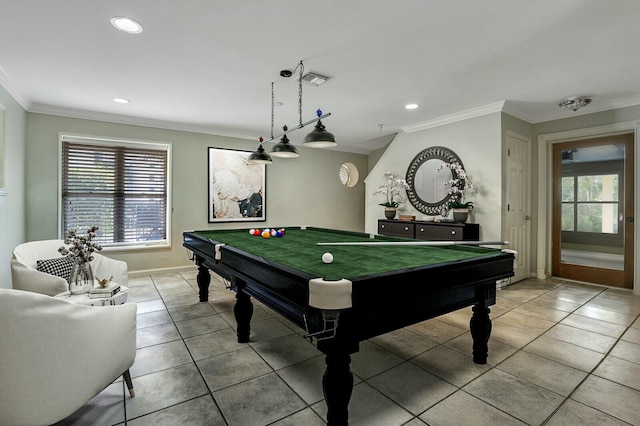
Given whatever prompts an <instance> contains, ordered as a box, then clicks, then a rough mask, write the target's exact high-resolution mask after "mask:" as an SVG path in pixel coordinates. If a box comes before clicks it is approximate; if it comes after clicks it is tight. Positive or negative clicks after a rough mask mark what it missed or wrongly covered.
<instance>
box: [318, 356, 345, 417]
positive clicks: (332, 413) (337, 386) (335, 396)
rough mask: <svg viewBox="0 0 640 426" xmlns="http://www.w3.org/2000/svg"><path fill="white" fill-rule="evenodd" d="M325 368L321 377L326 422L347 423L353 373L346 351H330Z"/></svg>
mask: <svg viewBox="0 0 640 426" xmlns="http://www.w3.org/2000/svg"><path fill="white" fill-rule="evenodd" d="M325 363H326V365H327V368H326V370H325V372H324V376H323V377H322V391H323V393H324V399H325V401H326V404H327V424H328V425H329V426H345V425H348V424H349V400H350V399H351V392H352V390H353V374H352V373H351V370H350V369H349V365H350V364H351V356H350V355H349V354H348V353H346V352H345V353H332V354H330V355H327V356H326V358H325Z"/></svg>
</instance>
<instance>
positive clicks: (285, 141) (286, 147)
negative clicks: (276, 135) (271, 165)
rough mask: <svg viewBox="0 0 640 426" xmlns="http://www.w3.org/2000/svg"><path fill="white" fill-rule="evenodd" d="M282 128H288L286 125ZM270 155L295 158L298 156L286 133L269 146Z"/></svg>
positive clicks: (285, 129)
mask: <svg viewBox="0 0 640 426" xmlns="http://www.w3.org/2000/svg"><path fill="white" fill-rule="evenodd" d="M282 129H283V130H284V131H285V132H286V131H287V130H289V129H288V128H287V126H284V127H283V128H282ZM271 155H272V156H274V157H279V158H296V157H299V156H300V154H298V150H297V149H296V147H295V146H293V145H291V144H290V143H289V138H288V137H287V135H286V134H284V135H282V139H280V142H278V143H277V144H275V145H274V146H273V148H271Z"/></svg>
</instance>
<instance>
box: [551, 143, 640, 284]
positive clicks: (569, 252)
mask: <svg viewBox="0 0 640 426" xmlns="http://www.w3.org/2000/svg"><path fill="white" fill-rule="evenodd" d="M633 158H634V155H633V134H628V135H617V136H611V137H604V138H597V139H589V140H583V141H572V142H566V143H560V144H555V145H554V150H553V186H554V188H553V189H554V191H553V199H554V201H553V254H552V257H553V271H552V274H553V275H554V276H556V277H561V278H568V279H573V280H578V281H585V282H590V283H597V284H605V285H610V286H616V287H625V288H632V286H633V259H634V257H633V256H634V241H633V226H634V217H633V205H634V192H633V191H634V188H633V168H634V165H633Z"/></svg>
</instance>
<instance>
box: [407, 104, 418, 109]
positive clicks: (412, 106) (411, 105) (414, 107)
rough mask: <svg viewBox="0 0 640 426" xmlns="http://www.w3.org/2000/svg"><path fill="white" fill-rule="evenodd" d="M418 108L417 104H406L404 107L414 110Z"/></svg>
mask: <svg viewBox="0 0 640 426" xmlns="http://www.w3.org/2000/svg"><path fill="white" fill-rule="evenodd" d="M419 106H420V105H418V104H406V105H405V106H404V107H405V108H406V109H416V108H418V107H419Z"/></svg>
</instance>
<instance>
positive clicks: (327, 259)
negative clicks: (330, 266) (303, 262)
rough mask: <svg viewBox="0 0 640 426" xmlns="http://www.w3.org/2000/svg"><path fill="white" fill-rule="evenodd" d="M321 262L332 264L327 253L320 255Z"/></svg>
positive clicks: (331, 256) (330, 256)
mask: <svg viewBox="0 0 640 426" xmlns="http://www.w3.org/2000/svg"><path fill="white" fill-rule="evenodd" d="M322 261H323V262H324V263H331V262H333V255H332V254H331V253H329V252H327V253H325V254H323V255H322Z"/></svg>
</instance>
